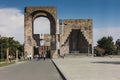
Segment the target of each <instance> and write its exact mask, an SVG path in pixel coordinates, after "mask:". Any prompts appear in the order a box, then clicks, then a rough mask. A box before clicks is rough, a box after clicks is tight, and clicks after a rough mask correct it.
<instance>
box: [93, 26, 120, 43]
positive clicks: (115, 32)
mask: <svg viewBox="0 0 120 80" xmlns="http://www.w3.org/2000/svg"><path fill="white" fill-rule="evenodd" d="M119 34H120V27H99V28H96V27H94V28H93V40H94V41H93V42H94V45H96V44H97V41H98V39H101V38H102V37H103V36H106V37H107V36H112V37H113V41H114V42H116V40H117V39H120V35H119Z"/></svg>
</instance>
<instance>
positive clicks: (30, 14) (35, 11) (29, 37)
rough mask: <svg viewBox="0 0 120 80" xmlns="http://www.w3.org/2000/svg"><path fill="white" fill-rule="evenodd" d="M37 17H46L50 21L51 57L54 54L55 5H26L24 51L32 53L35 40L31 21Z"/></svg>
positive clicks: (55, 40) (26, 53)
mask: <svg viewBox="0 0 120 80" xmlns="http://www.w3.org/2000/svg"><path fill="white" fill-rule="evenodd" d="M37 17H46V18H48V19H49V21H50V35H51V44H50V48H51V57H54V55H56V54H57V53H56V52H57V51H56V45H57V44H56V43H57V38H56V24H57V15H56V8H55V7H26V8H25V25H24V52H25V55H26V56H27V55H29V54H32V55H33V46H35V45H36V44H35V40H34V39H33V31H34V30H33V29H34V27H33V22H34V20H35V19H36V18H37Z"/></svg>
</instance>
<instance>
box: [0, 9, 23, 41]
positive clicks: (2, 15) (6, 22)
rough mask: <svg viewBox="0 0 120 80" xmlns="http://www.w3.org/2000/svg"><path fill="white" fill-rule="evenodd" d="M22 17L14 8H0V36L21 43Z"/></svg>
mask: <svg viewBox="0 0 120 80" xmlns="http://www.w3.org/2000/svg"><path fill="white" fill-rule="evenodd" d="M23 28H24V15H23V14H22V13H21V11H20V10H19V9H16V8H0V35H2V36H6V37H14V38H15V39H16V40H19V41H20V42H21V43H23V31H24V30H23Z"/></svg>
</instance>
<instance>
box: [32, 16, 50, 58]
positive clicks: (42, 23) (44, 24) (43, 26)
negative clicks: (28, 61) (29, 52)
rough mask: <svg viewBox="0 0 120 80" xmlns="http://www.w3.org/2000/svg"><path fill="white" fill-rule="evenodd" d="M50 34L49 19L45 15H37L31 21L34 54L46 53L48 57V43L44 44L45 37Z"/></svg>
mask: <svg viewBox="0 0 120 80" xmlns="http://www.w3.org/2000/svg"><path fill="white" fill-rule="evenodd" d="M46 35H50V21H49V19H48V18H47V17H37V18H36V19H35V20H34V22H33V38H34V40H35V43H36V45H35V46H34V55H41V54H44V53H46V55H47V57H50V45H46V40H45V37H46Z"/></svg>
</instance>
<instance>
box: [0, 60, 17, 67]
mask: <svg viewBox="0 0 120 80" xmlns="http://www.w3.org/2000/svg"><path fill="white" fill-rule="evenodd" d="M14 63H15V61H13V62H11V63H8V64H7V63H2V64H0V67H3V66H8V65H11V64H14Z"/></svg>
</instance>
